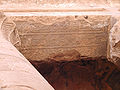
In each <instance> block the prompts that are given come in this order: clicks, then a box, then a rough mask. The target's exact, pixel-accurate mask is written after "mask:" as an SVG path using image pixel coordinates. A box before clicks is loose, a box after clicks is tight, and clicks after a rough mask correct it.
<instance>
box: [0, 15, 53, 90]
mask: <svg viewBox="0 0 120 90" xmlns="http://www.w3.org/2000/svg"><path fill="white" fill-rule="evenodd" d="M14 28H15V24H14V22H12V20H9V19H8V18H7V17H5V16H4V15H3V14H1V13H0V90H54V89H53V88H52V86H51V85H49V83H48V82H47V81H46V80H45V79H44V78H43V77H42V76H41V74H39V72H38V71H37V70H36V69H35V68H34V67H33V66H32V65H31V64H30V63H29V61H28V60H27V59H26V58H25V57H24V56H23V55H22V54H21V53H20V52H19V51H18V50H17V49H16V48H15V47H14V46H13V45H12V43H11V42H10V36H11V33H12V32H13V31H14ZM12 36H14V35H12ZM13 41H14V40H13Z"/></svg>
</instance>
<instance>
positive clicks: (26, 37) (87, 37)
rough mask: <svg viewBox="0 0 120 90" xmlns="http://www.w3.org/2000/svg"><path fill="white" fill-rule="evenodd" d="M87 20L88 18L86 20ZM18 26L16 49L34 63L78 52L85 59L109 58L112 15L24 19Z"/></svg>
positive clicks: (16, 18) (18, 20) (25, 17)
mask: <svg viewBox="0 0 120 90" xmlns="http://www.w3.org/2000/svg"><path fill="white" fill-rule="evenodd" d="M86 17H87V18H86ZM10 18H11V19H13V20H14V23H15V24H16V29H17V31H18V33H19V36H20V41H21V45H20V44H16V45H15V46H16V47H17V48H18V49H19V50H20V52H21V53H22V54H23V55H24V56H25V57H26V58H27V59H31V60H45V58H48V57H49V56H50V55H51V54H52V55H53V54H57V53H60V52H64V51H69V50H76V51H78V52H79V53H80V54H81V55H82V56H90V57H99V56H105V57H106V56H107V42H108V31H109V27H110V16H108V15H106V16H102V15H97V16H94V15H89V16H78V15H75V16H21V17H10Z"/></svg>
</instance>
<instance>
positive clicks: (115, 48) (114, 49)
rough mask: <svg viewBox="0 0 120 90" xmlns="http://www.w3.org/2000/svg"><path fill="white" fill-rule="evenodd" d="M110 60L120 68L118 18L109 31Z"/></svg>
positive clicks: (119, 27) (119, 21)
mask: <svg viewBox="0 0 120 90" xmlns="http://www.w3.org/2000/svg"><path fill="white" fill-rule="evenodd" d="M110 58H111V61H112V62H114V63H115V64H117V65H118V66H120V18H119V17H117V21H116V23H115V24H114V26H113V27H112V29H111V30H110Z"/></svg>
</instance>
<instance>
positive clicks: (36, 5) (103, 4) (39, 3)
mask: <svg viewBox="0 0 120 90" xmlns="http://www.w3.org/2000/svg"><path fill="white" fill-rule="evenodd" d="M85 7H87V8H85ZM108 7H118V8H119V7H120V1H119V0H91V1H90V0H85V1H84V0H49V1H48V0H1V1H0V8H2V10H9V11H11V10H12V9H13V11H16V10H21V9H22V11H24V10H26V9H27V10H28V9H29V10H30V9H35V10H36V9H37V10H38V9H41V8H42V9H54V10H55V9H66V8H67V9H70V8H72V9H75V8H78V9H79V8H82V9H89V8H93V9H94V8H108ZM30 11H31V10H30Z"/></svg>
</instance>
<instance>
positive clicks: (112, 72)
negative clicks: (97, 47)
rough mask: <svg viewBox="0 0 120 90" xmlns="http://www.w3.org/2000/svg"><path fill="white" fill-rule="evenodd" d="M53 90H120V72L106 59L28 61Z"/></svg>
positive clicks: (83, 58) (84, 58)
mask: <svg viewBox="0 0 120 90" xmlns="http://www.w3.org/2000/svg"><path fill="white" fill-rule="evenodd" d="M30 62H31V63H32V64H33V65H34V66H35V68H36V69H37V70H38V71H39V72H40V73H41V74H42V75H43V76H44V77H45V78H46V79H47V81H48V82H49V83H50V84H51V85H52V86H53V87H54V88H55V90H120V70H119V68H118V67H117V66H116V65H114V64H113V63H111V62H109V61H108V60H107V59H106V58H103V57H99V58H90V57H89V58H88V57H82V58H81V59H80V60H73V61H62V60H61V61H55V60H50V59H48V60H46V61H30Z"/></svg>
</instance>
